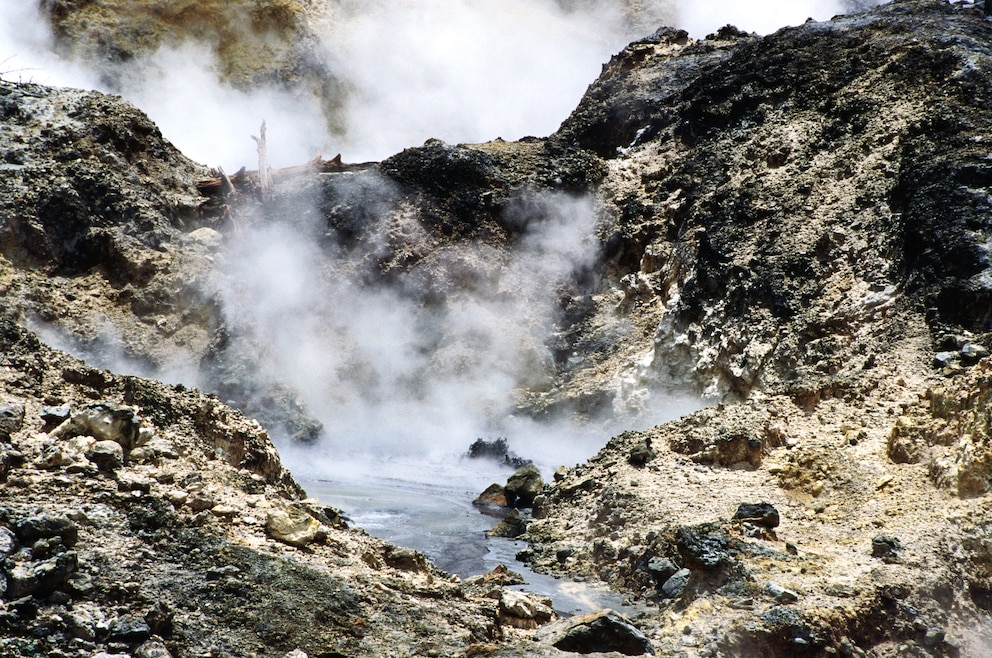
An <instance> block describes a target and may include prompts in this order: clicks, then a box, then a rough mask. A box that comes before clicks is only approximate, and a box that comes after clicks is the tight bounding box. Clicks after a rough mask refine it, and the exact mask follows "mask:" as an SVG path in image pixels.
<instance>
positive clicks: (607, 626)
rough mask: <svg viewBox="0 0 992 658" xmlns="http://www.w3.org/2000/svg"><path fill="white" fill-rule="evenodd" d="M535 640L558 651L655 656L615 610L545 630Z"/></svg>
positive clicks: (587, 616)
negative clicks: (547, 644) (612, 652)
mask: <svg viewBox="0 0 992 658" xmlns="http://www.w3.org/2000/svg"><path fill="white" fill-rule="evenodd" d="M538 639H539V640H541V641H544V642H547V643H549V644H551V645H552V646H554V647H555V648H556V649H559V650H561V651H571V652H573V653H607V652H610V651H616V652H617V653H622V654H624V655H625V656H642V655H644V654H649V655H652V656H653V655H654V647H652V646H651V641H650V640H649V639H648V638H647V637H645V635H644V634H643V633H641V632H640V631H639V630H637V628H636V627H635V626H634V625H633V624H632V623H631V622H630V621H629V620H628V619H627V618H626V617H624V616H623V615H621V614H620V613H618V612H616V611H615V610H598V611H596V612H590V613H588V614H584V615H579V616H577V617H572V618H570V619H567V620H564V621H562V622H559V623H557V624H553V625H551V626H547V627H545V628H544V629H543V630H542V631H541V632H540V633H539V634H538Z"/></svg>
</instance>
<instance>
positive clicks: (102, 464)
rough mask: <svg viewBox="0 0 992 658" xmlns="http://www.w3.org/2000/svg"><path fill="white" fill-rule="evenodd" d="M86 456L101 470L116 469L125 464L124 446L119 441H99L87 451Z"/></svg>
mask: <svg viewBox="0 0 992 658" xmlns="http://www.w3.org/2000/svg"><path fill="white" fill-rule="evenodd" d="M86 458H87V459H88V460H90V461H91V462H93V463H94V464H96V467H97V468H99V469H100V470H101V471H116V470H117V469H119V468H120V467H121V466H123V465H124V448H123V447H121V444H120V443H118V442H117V441H110V440H105V441H97V442H96V443H94V444H93V446H92V447H91V448H90V449H89V450H87V451H86Z"/></svg>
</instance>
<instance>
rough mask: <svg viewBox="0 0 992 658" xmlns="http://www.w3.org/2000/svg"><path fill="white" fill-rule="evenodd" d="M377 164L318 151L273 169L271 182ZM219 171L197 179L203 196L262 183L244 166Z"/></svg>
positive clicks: (197, 187) (256, 173)
mask: <svg viewBox="0 0 992 658" xmlns="http://www.w3.org/2000/svg"><path fill="white" fill-rule="evenodd" d="M376 164H377V163H375V162H361V163H357V164H351V163H346V162H342V161H341V154H340V153H339V154H337V155H336V156H334V157H333V158H331V159H330V160H323V159H322V158H321V155H320V154H319V153H318V154H317V157H316V158H314V159H313V160H311V161H309V162H307V163H306V164H304V165H296V166H293V167H283V168H281V169H271V170H269V172H268V173H269V180H270V184H272V183H275V182H278V181H281V180H286V179H288V178H293V177H294V176H302V175H304V174H310V173H317V174H330V173H340V172H345V171H362V170H364V169H371V168H372V167H374V166H375V165H376ZM218 172H219V175H217V176H214V177H211V178H204V179H201V180H199V181H197V183H196V189H197V190H198V191H199V192H200V194H201V195H202V196H222V197H227V196H229V195H230V194H231V193H232V192H239V191H240V192H242V193H243V192H247V191H249V190H251V189H254V188H256V187H258V186H259V185H260V183H259V178H258V172H257V171H246V170H245V168H244V167H242V168H241V169H240V170H239V171H238V172H237V173H236V174H233V175H231V176H229V177H228V176H224V175H223V171H222V170H220V169H218ZM225 180H227V182H228V183H229V184H230V187H228V186H227V184H225V182H224V181H225Z"/></svg>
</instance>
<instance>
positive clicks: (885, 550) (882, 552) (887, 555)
mask: <svg viewBox="0 0 992 658" xmlns="http://www.w3.org/2000/svg"><path fill="white" fill-rule="evenodd" d="M901 550H902V542H900V541H899V539H897V538H896V537H892V536H889V535H878V536H877V537H875V538H874V539H872V540H871V555H872V557H877V558H882V559H883V560H885V561H895V560H897V559H898V557H899V551H901Z"/></svg>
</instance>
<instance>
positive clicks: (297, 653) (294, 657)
mask: <svg viewBox="0 0 992 658" xmlns="http://www.w3.org/2000/svg"><path fill="white" fill-rule="evenodd" d="M282 658H310V657H309V656H308V655H307V654H306V653H305V652H303V651H301V650H300V649H293V650H292V651H290V652H289V653H287V654H286V655H285V656H283V657H282Z"/></svg>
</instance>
